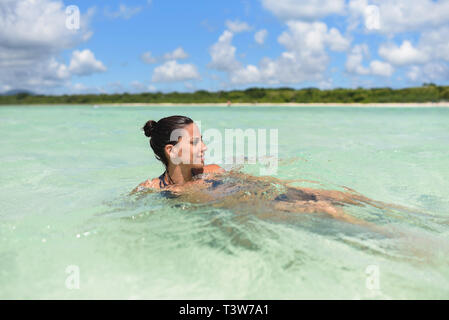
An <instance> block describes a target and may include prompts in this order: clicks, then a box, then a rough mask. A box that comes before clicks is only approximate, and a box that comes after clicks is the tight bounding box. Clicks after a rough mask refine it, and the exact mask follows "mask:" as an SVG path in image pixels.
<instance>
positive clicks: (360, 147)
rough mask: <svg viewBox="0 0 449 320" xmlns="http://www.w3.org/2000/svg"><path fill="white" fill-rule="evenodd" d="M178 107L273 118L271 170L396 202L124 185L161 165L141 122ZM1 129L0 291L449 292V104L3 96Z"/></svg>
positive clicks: (227, 119)
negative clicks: (193, 194)
mask: <svg viewBox="0 0 449 320" xmlns="http://www.w3.org/2000/svg"><path fill="white" fill-rule="evenodd" d="M174 114H181V115H186V116H189V117H191V118H192V119H194V120H195V121H201V129H202V131H203V132H204V131H205V130H208V129H212V128H214V129H218V130H219V131H220V132H223V133H224V132H225V129H232V128H240V129H243V130H245V129H263V128H265V129H268V130H269V129H277V130H278V168H277V171H276V172H275V173H273V174H272V176H273V177H276V178H279V179H282V180H301V181H303V182H302V183H301V182H298V183H297V186H298V187H301V186H304V187H313V188H319V189H326V190H345V189H344V187H346V188H350V189H353V190H354V191H356V192H357V193H359V194H361V195H363V196H366V197H368V198H370V199H373V200H376V201H382V202H385V203H389V204H394V205H397V206H403V207H406V209H398V208H400V207H398V208H397V207H385V208H379V207H374V206H370V205H364V206H356V205H354V206H352V205H347V206H345V207H344V210H345V212H346V213H347V214H348V215H351V216H353V217H355V218H357V219H359V220H363V221H366V222H368V223H370V225H374V226H375V228H370V227H364V226H360V225H353V224H351V223H348V222H344V221H340V220H337V219H334V218H332V217H329V216H327V215H324V214H292V215H291V216H290V217H289V218H288V219H284V220H280V219H276V218H273V219H272V218H266V217H264V218H263V217H261V216H260V215H259V211H260V210H261V207H262V205H260V203H259V205H257V203H258V202H257V201H256V202H245V203H241V204H236V203H235V202H234V203H233V205H228V206H226V205H221V206H213V205H211V204H208V203H192V202H183V201H181V200H179V199H171V198H167V197H163V196H161V194H159V193H145V194H140V195H139V196H136V195H129V192H130V191H131V190H132V189H133V188H134V187H135V186H136V185H137V184H139V183H140V182H142V181H144V180H146V179H147V178H150V177H157V176H159V175H160V174H161V173H162V172H163V169H162V166H161V164H160V162H158V161H157V160H156V159H155V158H154V155H153V152H152V151H151V149H150V148H149V144H148V139H147V138H146V137H145V136H144V135H143V133H142V131H141V129H140V128H141V127H142V126H143V124H144V123H145V122H146V121H147V120H150V119H154V120H159V119H160V118H162V117H165V116H169V115H174ZM0 136H1V140H0V162H1V166H0V191H1V192H0V298H1V299H54V298H62V299H79V298H85V299H103V298H104V299H315V298H323V299H424V298H436V299H448V298H449V267H448V266H449V255H448V253H449V108H405V107H404V108H369V107H359V108H354V107H298V108H294V107H260V108H255V107H230V108H227V107H191V106H189V107H88V106H49V107H44V106H20V107H16V106H11V107H9V106H2V107H0ZM267 141H269V139H267ZM206 142H207V141H206ZM267 148H268V150H269V147H267ZM206 163H210V162H209V161H208V158H207V156H206ZM222 166H223V167H225V168H226V169H227V170H231V169H233V170H240V171H241V172H242V173H246V174H250V175H253V176H260V175H261V167H263V164H248V163H246V164H244V165H242V166H238V165H236V166H234V165H233V164H222ZM304 180H307V181H314V183H307V182H305V181H304ZM244 183H245V182H244V181H243V184H244ZM248 190H251V186H248ZM225 196H226V195H225ZM225 196H224V197H225ZM275 215H276V212H272V216H273V217H275ZM379 230H382V231H379Z"/></svg>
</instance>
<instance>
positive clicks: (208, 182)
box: [133, 165, 394, 225]
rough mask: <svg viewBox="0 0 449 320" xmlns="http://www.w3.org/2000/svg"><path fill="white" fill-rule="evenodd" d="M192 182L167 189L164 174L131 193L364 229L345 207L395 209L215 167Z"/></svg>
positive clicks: (361, 198)
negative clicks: (325, 218) (314, 217)
mask: <svg viewBox="0 0 449 320" xmlns="http://www.w3.org/2000/svg"><path fill="white" fill-rule="evenodd" d="M192 173H193V179H192V181H189V182H187V183H184V184H182V185H170V184H168V183H167V181H166V179H164V178H165V177H164V174H162V175H161V176H160V177H158V178H155V179H148V180H146V181H145V182H143V183H141V184H140V185H139V186H138V187H137V188H136V189H134V190H133V192H137V191H145V190H151V191H156V192H158V191H159V192H162V194H163V195H164V196H165V197H167V198H176V199H178V200H179V201H183V202H188V203H201V204H208V205H210V206H212V207H220V208H228V209H232V211H234V212H235V213H238V214H243V213H251V214H256V215H257V216H258V217H260V218H274V219H282V220H284V219H287V218H288V214H291V213H308V214H327V215H329V216H331V217H333V218H336V219H339V220H342V221H346V222H350V223H355V224H363V225H367V223H366V222H364V221H361V220H359V219H357V218H354V217H352V216H350V215H349V214H347V213H345V212H344V210H343V207H344V206H345V205H356V206H365V205H366V204H368V205H372V206H374V207H377V208H383V207H387V206H389V207H394V205H390V204H385V203H382V202H379V201H374V200H372V199H369V198H367V197H364V196H362V195H360V194H358V193H357V192H355V191H354V190H352V189H350V188H345V189H346V190H347V191H346V192H342V191H337V190H323V189H312V188H304V187H295V186H291V185H290V184H291V183H292V182H298V181H301V180H293V181H289V180H287V181H283V180H280V179H277V178H273V177H255V176H251V175H248V174H244V173H242V172H235V171H230V172H225V171H224V170H223V169H222V168H220V167H219V166H217V165H210V166H205V167H204V170H199V171H195V172H192Z"/></svg>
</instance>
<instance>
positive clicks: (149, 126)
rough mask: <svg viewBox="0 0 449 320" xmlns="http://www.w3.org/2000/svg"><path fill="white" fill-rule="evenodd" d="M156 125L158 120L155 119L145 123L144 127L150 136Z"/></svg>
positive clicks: (146, 133)
mask: <svg viewBox="0 0 449 320" xmlns="http://www.w3.org/2000/svg"><path fill="white" fill-rule="evenodd" d="M156 125H157V122H156V121H154V120H148V121H147V123H145V126H144V127H143V128H142V129H143V131H144V132H145V135H146V136H147V137H148V138H149V137H151V135H152V133H153V130H154V128H155V127H156Z"/></svg>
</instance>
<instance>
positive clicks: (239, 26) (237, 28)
mask: <svg viewBox="0 0 449 320" xmlns="http://www.w3.org/2000/svg"><path fill="white" fill-rule="evenodd" d="M226 27H227V28H228V29H229V31H231V32H234V33H239V32H245V31H250V30H251V27H250V26H249V25H248V24H247V23H246V22H241V21H239V20H234V21H232V20H226Z"/></svg>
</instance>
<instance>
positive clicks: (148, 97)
mask: <svg viewBox="0 0 449 320" xmlns="http://www.w3.org/2000/svg"><path fill="white" fill-rule="evenodd" d="M227 101H231V102H232V103H289V102H296V103H385V102H391V103H395V102H397V103H406V102H412V103H413V102H415V103H416V102H440V101H449V87H448V86H437V85H435V84H433V83H430V84H424V85H423V86H421V87H412V88H403V89H391V88H371V89H364V88H357V89H345V88H336V89H331V90H320V89H317V88H304V89H292V88H249V89H246V90H232V91H216V92H209V91H205V90H199V91H195V92H190V93H189V92H170V93H162V92H154V93H151V92H145V93H136V94H129V93H123V94H77V95H35V94H29V93H19V94H15V95H3V96H0V105H15V104H27V105H29V104H103V103H226V102H227Z"/></svg>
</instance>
